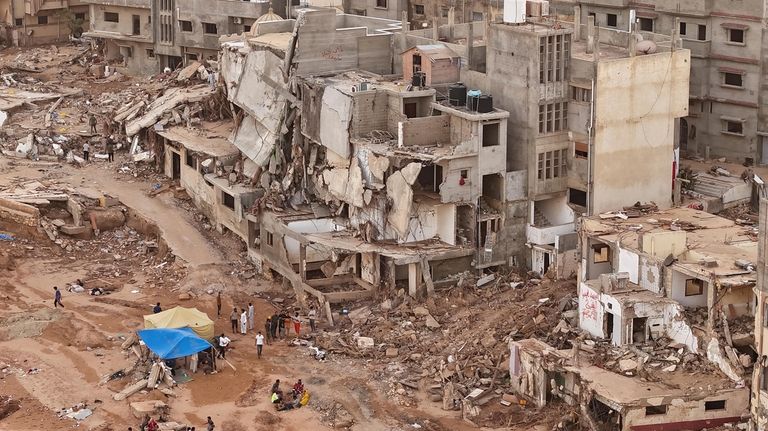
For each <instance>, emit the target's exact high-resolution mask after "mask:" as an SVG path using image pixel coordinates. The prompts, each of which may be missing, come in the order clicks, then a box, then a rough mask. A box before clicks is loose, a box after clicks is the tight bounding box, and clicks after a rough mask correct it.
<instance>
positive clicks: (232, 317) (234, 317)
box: [229, 307, 238, 334]
mask: <svg viewBox="0 0 768 431" xmlns="http://www.w3.org/2000/svg"><path fill="white" fill-rule="evenodd" d="M237 320H238V316H237V307H235V308H233V309H232V314H230V315H229V321H230V322H232V333H234V334H237Z"/></svg>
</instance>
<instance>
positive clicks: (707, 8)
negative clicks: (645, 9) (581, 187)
mask: <svg viewBox="0 0 768 431" xmlns="http://www.w3.org/2000/svg"><path fill="white" fill-rule="evenodd" d="M656 11H658V12H662V13H670V14H673V15H687V16H708V15H709V14H710V13H712V0H684V1H679V0H678V1H675V0H663V1H657V2H656Z"/></svg>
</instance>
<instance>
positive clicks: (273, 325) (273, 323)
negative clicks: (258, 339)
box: [269, 313, 279, 341]
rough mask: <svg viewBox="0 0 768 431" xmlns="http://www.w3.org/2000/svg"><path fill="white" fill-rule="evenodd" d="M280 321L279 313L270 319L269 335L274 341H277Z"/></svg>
mask: <svg viewBox="0 0 768 431" xmlns="http://www.w3.org/2000/svg"><path fill="white" fill-rule="evenodd" d="M278 319H279V317H278V316H277V313H274V314H272V317H270V318H269V335H270V336H271V337H272V340H273V341H274V340H277V327H278Z"/></svg>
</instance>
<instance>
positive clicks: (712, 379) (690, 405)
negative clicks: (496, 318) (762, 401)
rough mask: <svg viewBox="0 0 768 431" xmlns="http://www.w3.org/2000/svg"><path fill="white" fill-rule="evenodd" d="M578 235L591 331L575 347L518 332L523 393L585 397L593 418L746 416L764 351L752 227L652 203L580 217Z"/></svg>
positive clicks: (689, 421) (711, 423)
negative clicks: (756, 324) (759, 348)
mask: <svg viewBox="0 0 768 431" xmlns="http://www.w3.org/2000/svg"><path fill="white" fill-rule="evenodd" d="M578 234H579V256H580V262H579V273H578V295H579V309H578V313H579V327H580V328H581V330H582V331H583V334H582V335H581V336H580V337H577V338H575V339H572V340H571V344H572V348H571V349H570V350H557V349H555V348H553V347H551V346H549V345H547V344H546V343H544V342H542V341H539V340H536V339H525V340H519V341H513V342H511V343H510V352H511V357H510V376H511V377H512V386H513V388H515V392H516V393H517V394H518V395H519V396H521V397H523V398H524V399H526V400H529V401H531V402H533V403H535V404H536V405H537V406H543V405H545V404H547V403H549V402H552V401H553V400H555V399H558V400H562V401H564V402H566V403H568V404H571V405H574V406H578V407H579V409H580V412H581V416H580V418H581V420H586V421H587V422H589V423H591V424H592V425H594V426H593V429H604V428H601V427H606V426H609V427H610V429H618V430H630V429H631V430H654V429H705V428H712V427H716V426H720V425H723V424H727V423H736V422H743V421H745V419H746V418H747V415H748V408H749V399H748V394H749V389H748V388H747V387H746V383H747V381H748V380H749V374H750V372H751V369H752V365H753V363H754V362H755V359H756V358H757V356H758V355H757V354H756V350H755V347H754V345H755V336H754V335H753V326H752V325H753V320H754V315H755V301H754V296H753V288H754V286H755V285H756V281H757V280H756V279H757V273H756V269H757V265H756V263H755V262H756V261H757V260H756V259H757V242H756V239H757V230H756V229H755V227H752V226H739V225H737V224H736V223H734V222H732V221H730V220H727V219H724V218H722V217H719V216H716V215H712V214H708V213H705V212H702V211H698V210H694V209H691V208H672V209H667V210H658V209H656V208H646V209H636V210H627V211H616V212H608V213H603V214H600V215H598V216H593V217H584V218H582V219H581V221H580V227H579V231H578ZM587 337H588V338H589V339H586V340H585V338H587ZM755 368H758V367H755ZM617 388H620V390H617Z"/></svg>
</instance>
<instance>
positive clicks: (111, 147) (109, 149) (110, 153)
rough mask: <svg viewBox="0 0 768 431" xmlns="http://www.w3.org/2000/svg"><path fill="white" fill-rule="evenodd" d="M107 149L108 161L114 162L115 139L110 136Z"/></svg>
mask: <svg viewBox="0 0 768 431" xmlns="http://www.w3.org/2000/svg"><path fill="white" fill-rule="evenodd" d="M105 147H106V148H105V150H106V151H107V161H108V162H114V161H115V141H114V140H113V139H112V137H111V136H110V137H109V139H107V145H106V146H105Z"/></svg>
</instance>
